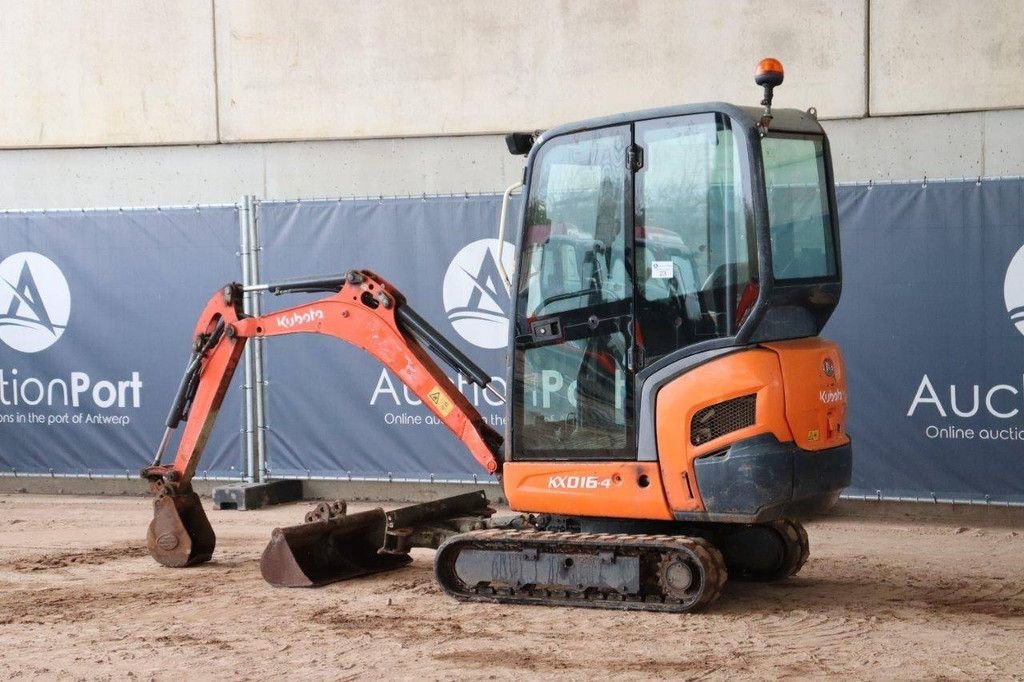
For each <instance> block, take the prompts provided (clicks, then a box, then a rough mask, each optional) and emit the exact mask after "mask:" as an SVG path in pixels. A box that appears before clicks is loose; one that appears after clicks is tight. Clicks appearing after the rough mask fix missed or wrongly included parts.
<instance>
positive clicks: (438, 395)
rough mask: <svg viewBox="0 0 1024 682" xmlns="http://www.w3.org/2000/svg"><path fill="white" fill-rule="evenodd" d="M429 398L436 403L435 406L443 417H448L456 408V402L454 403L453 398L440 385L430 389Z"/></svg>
mask: <svg viewBox="0 0 1024 682" xmlns="http://www.w3.org/2000/svg"><path fill="white" fill-rule="evenodd" d="M427 399H428V400H429V401H430V402H432V403H434V407H436V408H437V411H438V412H440V413H441V416H442V417H447V416H448V415H449V414H451V412H452V410H453V409H454V408H455V403H453V402H452V399H451V398H449V397H448V395H447V394H446V393H445V392H444V391H442V390H441V387H440V386H434V387H433V388H432V389H430V392H429V393H427Z"/></svg>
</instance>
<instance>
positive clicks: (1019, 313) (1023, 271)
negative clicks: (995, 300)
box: [1003, 246, 1024, 334]
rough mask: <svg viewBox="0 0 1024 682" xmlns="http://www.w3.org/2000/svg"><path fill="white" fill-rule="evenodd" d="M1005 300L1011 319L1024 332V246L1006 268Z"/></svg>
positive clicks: (1018, 329)
mask: <svg viewBox="0 0 1024 682" xmlns="http://www.w3.org/2000/svg"><path fill="white" fill-rule="evenodd" d="M1003 300H1004V301H1006V312H1008V313H1010V321H1011V322H1013V323H1014V324H1015V325H1017V331H1019V332H1020V333H1021V334H1024V246H1022V247H1020V249H1018V251H1017V254H1016V255H1015V256H1014V257H1013V260H1011V261H1010V267H1008V268H1007V269H1006V280H1005V281H1004V282H1003Z"/></svg>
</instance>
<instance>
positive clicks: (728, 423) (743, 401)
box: [690, 393, 757, 445]
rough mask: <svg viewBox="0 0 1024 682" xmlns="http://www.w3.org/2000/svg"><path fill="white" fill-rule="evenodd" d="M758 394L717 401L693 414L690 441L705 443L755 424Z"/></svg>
mask: <svg viewBox="0 0 1024 682" xmlns="http://www.w3.org/2000/svg"><path fill="white" fill-rule="evenodd" d="M756 406H757V395H756V394H754V393H751V394H750V395H744V396H740V397H739V398H733V399H732V400H726V401H724V402H720V403H716V404H715V405H711V406H709V407H705V408H704V409H703V410H701V411H700V412H698V413H697V414H695V415H693V420H692V421H691V422H690V442H691V443H693V444H694V445H703V444H704V443H707V442H708V441H712V440H714V439H716V438H718V437H719V436H724V435H725V434H727V433H732V432H733V431H739V430H740V429H743V428H746V427H748V426H753V425H754V413H755V412H756Z"/></svg>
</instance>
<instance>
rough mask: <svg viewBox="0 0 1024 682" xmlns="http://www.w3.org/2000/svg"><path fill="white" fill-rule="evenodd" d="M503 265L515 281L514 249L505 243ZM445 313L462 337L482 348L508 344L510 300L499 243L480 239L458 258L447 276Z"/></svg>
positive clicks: (443, 294)
mask: <svg viewBox="0 0 1024 682" xmlns="http://www.w3.org/2000/svg"><path fill="white" fill-rule="evenodd" d="M501 261H502V263H503V264H504V265H505V271H506V272H507V273H508V275H509V277H510V278H511V277H512V271H513V269H514V267H515V246H513V245H512V244H510V243H508V242H505V248H504V249H503V250H502V254H501ZM442 296H443V297H444V309H445V312H447V313H448V320H449V321H450V322H451V323H452V327H454V328H455V331H456V332H458V333H459V336H461V337H462V338H464V339H465V340H466V341H469V342H470V343H471V344H473V345H474V346H478V347H479V348H489V349H494V348H504V347H505V346H506V345H507V344H508V316H509V313H510V312H511V309H512V302H511V298H510V297H509V293H508V291H507V290H506V289H505V283H504V282H503V281H502V280H501V273H500V271H499V270H498V240H497V239H478V240H477V241H475V242H473V243H471V244H467V245H466V246H464V247H463V248H462V250H461V251H459V252H458V253H457V254H455V258H453V259H452V262H451V265H449V266H448V270H447V272H445V273H444V287H443V289H442Z"/></svg>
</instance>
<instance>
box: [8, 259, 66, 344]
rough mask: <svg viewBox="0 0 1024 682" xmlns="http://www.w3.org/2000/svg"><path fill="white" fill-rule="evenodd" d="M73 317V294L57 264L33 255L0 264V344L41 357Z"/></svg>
mask: <svg viewBox="0 0 1024 682" xmlns="http://www.w3.org/2000/svg"><path fill="white" fill-rule="evenodd" d="M70 315H71V291H70V290H69V289H68V281H67V280H66V279H64V273H62V272H61V271H60V268H58V267H57V264H56V263H54V262H53V261H52V260H50V259H49V258H47V257H46V256H43V255H40V254H38V253H34V252H32V251H22V252H20V253H16V254H14V255H12V256H8V257H7V258H4V260H3V262H0V341H3V342H4V343H6V344H7V345H8V346H10V347H11V348H13V349H14V350H18V351H21V352H22V353H38V352H39V351H41V350H45V349H47V348H49V347H50V346H52V345H53V344H54V343H56V342H57V339H59V338H60V337H61V334H63V333H64V329H65V328H66V327H67V324H68V317H69V316H70Z"/></svg>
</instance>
